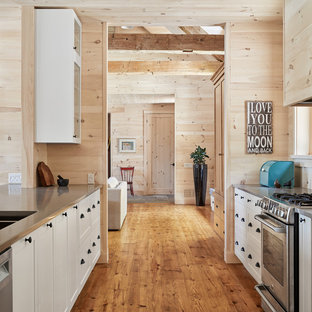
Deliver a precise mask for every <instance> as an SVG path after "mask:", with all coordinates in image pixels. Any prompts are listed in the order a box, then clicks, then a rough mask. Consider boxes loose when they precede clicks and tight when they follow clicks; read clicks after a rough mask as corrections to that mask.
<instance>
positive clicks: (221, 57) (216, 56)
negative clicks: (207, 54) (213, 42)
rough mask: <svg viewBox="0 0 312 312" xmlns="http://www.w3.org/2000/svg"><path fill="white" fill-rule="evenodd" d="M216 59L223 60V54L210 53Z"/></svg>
mask: <svg viewBox="0 0 312 312" xmlns="http://www.w3.org/2000/svg"><path fill="white" fill-rule="evenodd" d="M212 56H213V57H214V58H215V59H216V60H217V61H219V62H224V55H222V54H213V55H212Z"/></svg>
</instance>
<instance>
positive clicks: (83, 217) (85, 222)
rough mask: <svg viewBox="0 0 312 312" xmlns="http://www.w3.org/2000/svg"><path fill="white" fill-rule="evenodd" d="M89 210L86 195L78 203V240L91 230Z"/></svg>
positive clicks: (81, 239) (82, 238)
mask: <svg viewBox="0 0 312 312" xmlns="http://www.w3.org/2000/svg"><path fill="white" fill-rule="evenodd" d="M91 210H92V209H91V207H90V204H89V198H88V197H87V198H85V199H83V200H82V201H81V202H80V203H79V208H78V227H79V238H80V241H83V240H84V239H85V238H86V237H87V236H88V235H89V233H90V231H91V221H90V220H91Z"/></svg>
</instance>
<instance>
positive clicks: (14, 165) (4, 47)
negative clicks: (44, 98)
mask: <svg viewBox="0 0 312 312" xmlns="http://www.w3.org/2000/svg"><path fill="white" fill-rule="evenodd" d="M21 144H22V116H21V9H20V8H1V10H0V146H1V147H0V184H6V183H8V173H9V172H21V161H22V160H21Z"/></svg>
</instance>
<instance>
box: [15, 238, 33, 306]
mask: <svg viewBox="0 0 312 312" xmlns="http://www.w3.org/2000/svg"><path fill="white" fill-rule="evenodd" d="M34 259H35V248H34V239H33V237H32V235H28V236H26V237H24V238H22V239H21V240H19V241H17V242H16V243H14V245H13V246H12V264H13V265H12V267H13V271H12V278H13V311H14V312H25V311H34V310H35V261H34Z"/></svg>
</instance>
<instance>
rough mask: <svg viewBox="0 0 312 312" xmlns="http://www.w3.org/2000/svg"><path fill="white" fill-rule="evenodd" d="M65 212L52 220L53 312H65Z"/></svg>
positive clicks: (66, 264) (66, 265)
mask: <svg viewBox="0 0 312 312" xmlns="http://www.w3.org/2000/svg"><path fill="white" fill-rule="evenodd" d="M67 216H68V214H67V212H65V213H63V214H61V215H59V216H57V217H56V218H55V219H54V220H53V260H54V263H53V264H54V272H53V273H54V274H53V275H54V278H53V287H54V305H53V309H54V311H55V312H64V311H66V310H67V289H68V287H67V284H68V281H67V276H68V275H67V269H68V259H67V236H68V235H67Z"/></svg>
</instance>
